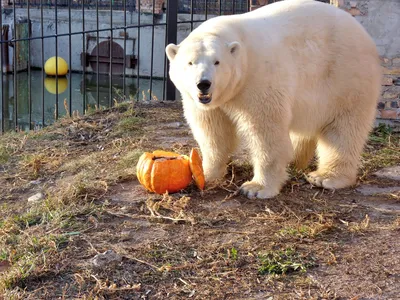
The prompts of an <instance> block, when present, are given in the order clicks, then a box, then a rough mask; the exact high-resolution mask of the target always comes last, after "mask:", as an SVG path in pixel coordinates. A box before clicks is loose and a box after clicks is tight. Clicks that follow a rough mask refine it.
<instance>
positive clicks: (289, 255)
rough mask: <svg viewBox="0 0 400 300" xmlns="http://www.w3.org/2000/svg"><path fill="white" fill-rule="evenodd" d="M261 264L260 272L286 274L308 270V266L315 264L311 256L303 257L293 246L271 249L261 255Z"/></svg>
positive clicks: (262, 273)
mask: <svg viewBox="0 0 400 300" xmlns="http://www.w3.org/2000/svg"><path fill="white" fill-rule="evenodd" d="M259 260H260V263H261V266H260V267H259V269H258V272H259V274H261V275H264V274H286V273H289V272H295V271H298V272H306V270H307V268H308V267H311V266H313V265H314V262H313V260H312V259H311V258H307V257H302V256H301V255H300V254H298V253H296V251H295V249H293V248H286V249H284V250H279V251H270V252H268V253H266V254H261V255H260V256H259Z"/></svg>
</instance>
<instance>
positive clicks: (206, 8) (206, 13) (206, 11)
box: [204, 0, 235, 20]
mask: <svg viewBox="0 0 400 300" xmlns="http://www.w3.org/2000/svg"><path fill="white" fill-rule="evenodd" d="M204 1H205V14H204V17H205V19H206V20H207V19H208V18H207V16H208V5H207V4H208V3H207V2H208V1H207V0H204ZM233 1H235V0H233Z"/></svg>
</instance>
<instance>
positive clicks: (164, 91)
mask: <svg viewBox="0 0 400 300" xmlns="http://www.w3.org/2000/svg"><path fill="white" fill-rule="evenodd" d="M167 33H168V23H167V22H166V23H165V37H164V49H165V47H166V46H167V42H168V35H167ZM163 53H164V62H163V63H164V69H163V70H164V76H163V94H162V100H165V93H166V83H167V55H166V53H165V50H164V51H163Z"/></svg>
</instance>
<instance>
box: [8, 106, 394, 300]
mask: <svg viewBox="0 0 400 300" xmlns="http://www.w3.org/2000/svg"><path fill="white" fill-rule="evenodd" d="M193 146H196V144H195V142H194V140H193V138H192V136H191V134H190V131H189V128H188V127H187V126H186V125H185V123H184V120H183V117H182V111H181V106H180V104H179V103H163V102H158V101H152V102H148V103H124V104H119V105H117V106H116V107H114V108H112V109H108V110H98V111H95V112H92V113H91V114H89V115H88V116H85V117H82V116H74V117H72V118H69V117H68V118H64V119H62V120H60V121H59V122H57V123H56V124H54V125H53V126H49V127H47V128H45V129H43V130H41V131H39V132H31V133H27V134H26V133H13V134H6V135H3V136H1V137H0V197H1V199H0V291H1V293H0V298H1V297H3V298H4V299H268V300H272V299H274V300H275V299H353V300H356V299H357V300H361V299H400V194H399V190H400V188H399V186H400V182H399V181H396V180H393V179H388V178H386V179H385V178H381V177H378V176H376V175H375V174H374V172H375V171H377V170H378V169H382V168H384V167H387V166H393V165H400V144H399V138H398V137H396V136H394V135H392V134H391V133H390V130H388V129H387V128H384V127H380V128H378V129H377V130H375V132H374V133H373V134H371V138H370V141H369V143H368V145H367V147H366V150H365V153H364V155H363V165H362V168H361V170H360V177H359V178H360V180H359V183H358V186H356V187H354V188H351V189H345V190H341V191H336V192H330V191H324V190H322V189H318V188H315V187H312V186H311V185H310V184H308V183H306V182H305V180H304V179H303V176H302V175H301V174H299V173H296V172H295V171H293V170H291V179H290V180H289V181H288V183H287V184H286V186H285V187H284V189H283V191H282V193H281V194H280V195H279V196H277V197H276V198H274V199H270V200H249V199H246V198H244V197H242V196H240V195H237V194H236V193H235V191H236V189H237V187H238V186H240V184H241V183H242V182H243V181H244V180H247V179H249V178H250V176H251V172H252V171H251V168H250V167H249V164H248V163H247V162H246V157H245V156H244V155H243V154H238V156H236V157H234V158H233V159H232V163H231V164H230V166H229V173H228V175H227V176H226V182H225V183H224V184H222V185H221V186H218V187H207V188H206V190H205V191H203V192H200V191H199V190H198V189H197V188H196V187H195V186H194V185H193V184H191V185H190V186H189V187H188V188H187V189H186V190H183V191H181V193H178V194H171V195H169V196H168V195H164V196H162V195H154V194H150V193H148V192H146V191H145V189H144V188H143V187H142V186H141V185H140V184H139V183H138V181H137V179H136V176H135V166H136V163H137V160H138V157H139V156H140V155H141V154H142V153H143V151H152V150H155V149H165V150H174V151H178V152H180V153H183V154H188V153H189V150H190V148H191V147H193ZM365 185H372V186H375V187H380V188H390V189H382V191H383V192H382V193H380V194H374V193H372V195H364V194H362V193H361V192H360V191H358V190H357V189H358V188H360V187H362V186H365ZM38 193H39V194H38ZM370 194H371V193H370ZM32 195H36V196H37V199H32V198H30V199H29V197H31V196H32ZM28 199H29V201H28ZM1 295H2V296H1Z"/></svg>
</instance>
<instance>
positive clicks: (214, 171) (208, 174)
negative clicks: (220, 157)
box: [204, 166, 226, 182]
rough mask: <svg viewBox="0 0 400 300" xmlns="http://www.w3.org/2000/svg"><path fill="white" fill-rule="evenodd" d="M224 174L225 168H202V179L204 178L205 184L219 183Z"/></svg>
mask: <svg viewBox="0 0 400 300" xmlns="http://www.w3.org/2000/svg"><path fill="white" fill-rule="evenodd" d="M225 174H226V168H225V167H219V168H217V167H215V166H213V167H210V168H207V167H204V177H205V178H206V182H220V181H222V180H223V179H224V176H225Z"/></svg>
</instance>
